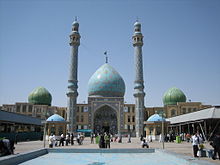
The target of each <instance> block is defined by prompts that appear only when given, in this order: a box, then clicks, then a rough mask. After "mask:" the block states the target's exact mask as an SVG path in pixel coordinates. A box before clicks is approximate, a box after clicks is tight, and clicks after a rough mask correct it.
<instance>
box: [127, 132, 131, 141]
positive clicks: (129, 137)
mask: <svg viewBox="0 0 220 165" xmlns="http://www.w3.org/2000/svg"><path fill="white" fill-rule="evenodd" d="M128 143H131V135H130V134H128Z"/></svg>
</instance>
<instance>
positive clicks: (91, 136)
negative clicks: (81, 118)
mask: <svg viewBox="0 0 220 165" xmlns="http://www.w3.org/2000/svg"><path fill="white" fill-rule="evenodd" d="M90 139H91V144H94V135H93V133H91V135H90Z"/></svg>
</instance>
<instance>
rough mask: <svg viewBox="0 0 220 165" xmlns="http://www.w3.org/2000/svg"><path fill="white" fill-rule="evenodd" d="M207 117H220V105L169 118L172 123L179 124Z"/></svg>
mask: <svg viewBox="0 0 220 165" xmlns="http://www.w3.org/2000/svg"><path fill="white" fill-rule="evenodd" d="M207 119H220V107H219V106H218V107H212V108H207V109H203V110H200V111H197V112H192V113H188V114H184V115H179V116H175V117H171V118H169V119H168V120H169V121H170V124H177V123H185V122H194V121H199V120H207Z"/></svg>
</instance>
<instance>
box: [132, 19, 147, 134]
mask: <svg viewBox="0 0 220 165" xmlns="http://www.w3.org/2000/svg"><path fill="white" fill-rule="evenodd" d="M132 39H133V46H134V56H135V57H134V59H135V81H134V98H135V123H136V125H135V130H136V136H137V137H140V136H141V135H143V131H144V129H143V124H144V111H145V107H144V96H145V93H144V78H143V61H142V46H143V44H144V43H143V35H142V33H141V24H140V22H138V21H136V22H135V24H134V35H133V37H132Z"/></svg>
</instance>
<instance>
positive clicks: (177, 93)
mask: <svg viewBox="0 0 220 165" xmlns="http://www.w3.org/2000/svg"><path fill="white" fill-rule="evenodd" d="M178 102H186V96H185V94H184V93H183V92H182V91H181V90H180V89H178V88H176V87H173V88H170V89H169V90H168V91H166V92H165V94H164V96H163V104H164V105H177V103H178Z"/></svg>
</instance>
